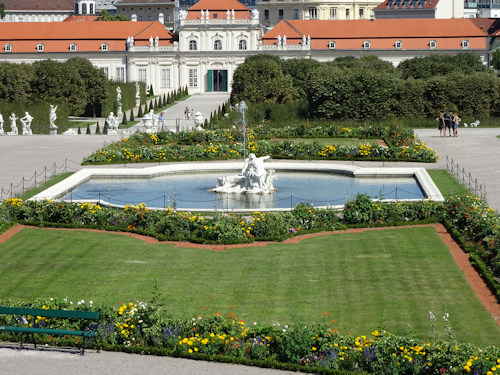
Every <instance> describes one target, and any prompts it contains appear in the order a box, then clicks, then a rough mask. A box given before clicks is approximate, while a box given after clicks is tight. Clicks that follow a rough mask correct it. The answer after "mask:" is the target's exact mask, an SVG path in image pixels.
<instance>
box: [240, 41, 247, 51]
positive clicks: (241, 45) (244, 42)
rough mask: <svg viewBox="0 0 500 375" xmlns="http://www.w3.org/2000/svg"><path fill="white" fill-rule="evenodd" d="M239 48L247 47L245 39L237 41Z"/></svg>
mask: <svg viewBox="0 0 500 375" xmlns="http://www.w3.org/2000/svg"><path fill="white" fill-rule="evenodd" d="M239 48H240V49H247V41H246V40H245V39H241V40H240V42H239Z"/></svg>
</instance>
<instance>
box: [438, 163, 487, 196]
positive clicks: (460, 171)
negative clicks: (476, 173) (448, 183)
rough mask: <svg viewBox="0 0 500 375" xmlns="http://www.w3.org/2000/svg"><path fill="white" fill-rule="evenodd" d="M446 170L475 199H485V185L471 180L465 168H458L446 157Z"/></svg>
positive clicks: (475, 179)
mask: <svg viewBox="0 0 500 375" xmlns="http://www.w3.org/2000/svg"><path fill="white" fill-rule="evenodd" d="M446 169H448V171H449V172H450V173H451V174H452V175H453V176H455V178H456V179H457V181H458V182H460V184H462V185H463V186H465V187H466V188H467V189H469V190H470V191H471V192H472V193H473V194H474V195H475V196H476V197H479V198H481V199H485V198H486V185H485V184H484V183H482V184H480V183H478V181H477V178H473V177H472V175H471V173H470V172H466V171H465V168H460V166H459V165H458V163H455V162H454V161H453V159H451V160H450V158H449V157H448V156H446Z"/></svg>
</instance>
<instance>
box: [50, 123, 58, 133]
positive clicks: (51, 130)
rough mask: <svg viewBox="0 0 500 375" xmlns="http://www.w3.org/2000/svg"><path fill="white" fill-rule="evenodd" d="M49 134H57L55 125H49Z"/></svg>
mask: <svg viewBox="0 0 500 375" xmlns="http://www.w3.org/2000/svg"><path fill="white" fill-rule="evenodd" d="M50 135H57V125H51V126H50Z"/></svg>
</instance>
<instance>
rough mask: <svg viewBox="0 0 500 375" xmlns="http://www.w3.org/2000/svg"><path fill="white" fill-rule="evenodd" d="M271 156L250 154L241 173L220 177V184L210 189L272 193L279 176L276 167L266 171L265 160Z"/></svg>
mask: <svg viewBox="0 0 500 375" xmlns="http://www.w3.org/2000/svg"><path fill="white" fill-rule="evenodd" d="M269 158H270V156H262V157H260V158H258V157H256V156H255V154H250V155H248V158H247V159H246V160H245V165H244V166H243V169H242V170H241V173H240V174H238V175H236V176H222V177H219V178H218V179H217V180H218V183H219V184H218V185H217V186H216V187H214V188H212V189H209V190H208V191H213V192H216V193H242V194H270V193H274V192H275V191H276V190H277V189H276V188H275V187H274V186H273V183H274V180H275V179H276V178H277V177H276V175H275V171H274V169H270V170H268V171H266V169H265V168H264V160H266V159H269Z"/></svg>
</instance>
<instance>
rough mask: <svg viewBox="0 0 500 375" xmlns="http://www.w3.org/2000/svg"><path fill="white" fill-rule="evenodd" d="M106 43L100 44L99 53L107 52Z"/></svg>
mask: <svg viewBox="0 0 500 375" xmlns="http://www.w3.org/2000/svg"><path fill="white" fill-rule="evenodd" d="M108 47H109V46H108V43H102V44H101V51H103V52H107V51H108Z"/></svg>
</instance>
